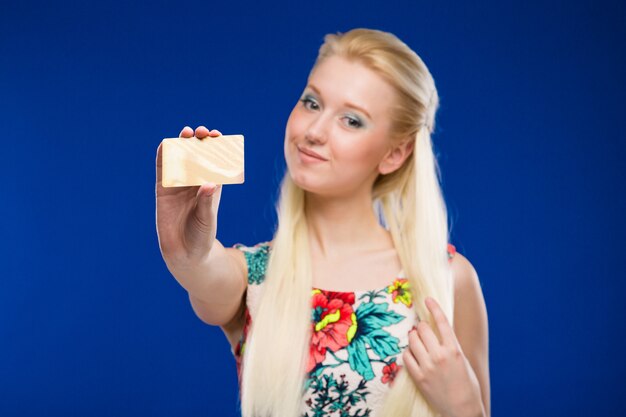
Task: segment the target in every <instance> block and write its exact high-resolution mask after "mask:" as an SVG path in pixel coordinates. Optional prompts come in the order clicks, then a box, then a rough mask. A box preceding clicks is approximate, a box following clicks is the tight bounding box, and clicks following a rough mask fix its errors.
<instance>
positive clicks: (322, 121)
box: [304, 114, 330, 143]
mask: <svg viewBox="0 0 626 417" xmlns="http://www.w3.org/2000/svg"><path fill="white" fill-rule="evenodd" d="M329 125H330V120H327V119H326V116H324V115H323V114H320V115H318V116H317V117H316V118H315V119H314V120H312V121H311V123H310V124H309V127H308V128H307V130H306V132H305V135H304V137H305V139H306V140H307V141H309V142H317V143H324V142H326V138H327V130H328V127H329Z"/></svg>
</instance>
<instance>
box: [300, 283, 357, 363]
mask: <svg viewBox="0 0 626 417" xmlns="http://www.w3.org/2000/svg"><path fill="white" fill-rule="evenodd" d="M353 304H354V293H353V292H332V291H321V290H313V295H312V297H311V308H312V314H311V327H312V329H311V345H310V348H309V349H310V351H309V353H310V354H309V363H308V366H307V372H311V371H312V370H313V369H314V368H315V367H316V366H317V365H318V364H320V363H322V362H323V361H324V358H325V357H326V351H327V350H330V351H331V352H336V351H337V350H339V349H341V348H344V347H346V346H348V344H349V343H350V341H351V340H352V338H353V337H354V334H355V333H356V326H357V324H356V314H354V309H353V308H352V305H353Z"/></svg>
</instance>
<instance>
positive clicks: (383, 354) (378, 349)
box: [365, 329, 400, 359]
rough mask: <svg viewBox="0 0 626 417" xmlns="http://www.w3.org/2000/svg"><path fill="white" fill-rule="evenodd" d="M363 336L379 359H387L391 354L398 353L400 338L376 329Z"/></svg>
mask: <svg viewBox="0 0 626 417" xmlns="http://www.w3.org/2000/svg"><path fill="white" fill-rule="evenodd" d="M365 338H366V339H367V342H368V343H369V345H370V346H371V347H372V350H373V351H374V353H376V355H377V356H378V357H379V358H380V359H387V358H388V357H389V356H391V355H396V354H398V353H400V348H399V347H398V343H399V342H400V340H399V339H398V338H397V337H394V336H392V335H390V334H389V332H387V331H385V330H382V329H377V330H374V331H371V332H369V333H368V334H367V336H365Z"/></svg>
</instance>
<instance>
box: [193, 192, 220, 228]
mask: <svg viewBox="0 0 626 417" xmlns="http://www.w3.org/2000/svg"><path fill="white" fill-rule="evenodd" d="M219 188H220V185H219V184H215V183H212V182H210V183H208V184H203V185H202V186H200V188H199V189H198V193H197V194H196V216H197V217H198V220H199V221H200V222H202V224H204V225H209V224H211V223H212V222H213V216H215V210H216V209H217V207H215V206H216V203H217V204H219V195H218V194H219ZM216 199H217V201H215V200H216Z"/></svg>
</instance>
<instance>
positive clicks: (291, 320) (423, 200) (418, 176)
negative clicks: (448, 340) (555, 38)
mask: <svg viewBox="0 0 626 417" xmlns="http://www.w3.org/2000/svg"><path fill="white" fill-rule="evenodd" d="M330 56H341V57H344V58H347V59H349V60H352V61H355V62H359V63H361V64H363V65H365V66H366V67H367V68H369V69H371V70H373V71H374V72H376V73H377V74H378V75H379V76H381V77H383V79H385V80H386V81H387V82H389V83H390V84H391V85H392V86H393V87H394V88H395V90H396V92H397V97H398V100H397V103H395V107H394V108H393V109H392V116H391V117H392V127H391V133H390V135H391V139H392V140H394V141H400V140H402V139H405V138H407V137H409V138H411V139H412V140H414V141H415V144H414V147H413V152H412V153H411V155H410V156H409V157H408V159H407V160H406V161H405V162H404V164H403V165H402V167H400V168H399V169H397V170H396V171H394V172H392V173H389V174H386V175H382V174H381V175H379V176H378V178H377V179H376V180H375V182H374V185H373V189H372V204H373V209H374V210H375V211H376V213H377V215H378V216H379V219H380V222H381V225H383V226H384V227H385V228H386V229H387V230H389V231H390V233H391V236H392V238H393V243H394V245H395V248H396V250H397V252H398V256H399V258H400V262H401V264H402V268H403V271H404V273H405V276H406V277H407V278H408V279H409V283H410V286H411V289H412V291H413V296H414V297H415V298H414V299H415V300H419V302H415V303H414V304H413V307H414V308H415V310H416V312H417V314H418V315H419V317H420V318H421V319H422V320H427V321H428V322H430V323H431V325H432V324H433V322H432V317H430V314H429V313H428V311H427V309H426V308H425V307H424V303H423V300H424V298H425V297H426V296H431V297H433V298H435V299H436V300H437V301H438V302H439V304H440V305H441V307H442V308H443V310H444V312H445V313H446V315H447V317H448V319H449V321H450V323H452V318H453V314H452V312H453V287H452V279H451V272H450V267H449V265H448V261H447V255H446V246H447V243H448V224H447V212H446V206H445V202H444V199H443V195H442V191H441V187H440V183H439V181H440V178H439V175H440V173H439V169H438V166H437V161H436V158H435V156H434V153H433V149H432V143H431V133H432V131H433V129H434V126H435V113H436V111H437V108H438V107H439V96H438V95H437V90H436V88H435V83H434V80H433V78H432V76H431V74H430V72H429V71H428V68H427V67H426V65H425V64H424V62H423V61H422V60H421V59H420V57H419V56H418V55H417V54H416V53H415V52H413V51H412V50H411V48H409V47H408V46H407V45H406V44H405V43H403V42H402V41H401V40H399V39H398V38H397V37H396V36H394V35H392V34H390V33H387V32H382V31H378V30H370V29H353V30H351V31H349V32H346V33H344V34H341V33H338V34H328V35H326V36H325V38H324V44H323V45H322V46H321V48H320V51H319V55H318V57H317V60H316V62H315V65H314V66H313V69H312V70H311V71H313V70H314V69H315V67H316V66H317V65H318V64H319V63H321V62H322V61H323V60H324V59H326V58H328V57H330ZM277 212H278V225H277V229H276V232H275V235H274V240H273V244H272V250H271V252H270V257H269V260H268V264H267V268H266V279H265V283H264V289H263V294H262V298H261V301H260V303H259V305H258V310H257V311H256V314H255V316H254V317H253V320H252V327H251V329H250V332H249V333H248V341H247V343H246V349H245V353H244V360H243V362H244V366H243V375H242V384H241V395H242V396H241V410H242V415H243V416H244V417H253V416H254V417H269V416H271V417H296V416H299V415H300V413H301V407H302V404H301V403H302V397H303V387H304V381H305V378H306V374H305V369H306V364H307V360H308V355H309V342H310V337H311V334H310V327H311V326H310V320H311V310H310V309H311V306H310V303H311V301H310V300H311V298H310V297H311V288H312V285H313V283H312V270H311V259H310V256H309V253H310V252H309V245H308V235H307V233H308V229H307V219H306V216H305V212H304V191H303V190H302V189H301V188H299V187H298V186H296V185H295V184H294V182H293V180H292V179H291V177H290V175H289V172H286V173H285V175H284V177H283V180H282V184H281V193H280V197H279V199H278V204H277ZM377 415H378V416H381V415H382V416H385V417H404V416H407V417H408V416H435V415H436V413H435V412H434V411H433V410H432V408H431V407H430V406H429V405H428V403H427V402H426V400H425V399H424V397H423V396H422V395H421V393H420V392H419V390H418V389H417V388H416V386H415V384H414V383H413V381H412V380H411V379H410V376H409V375H408V374H407V372H405V371H401V372H400V373H399V374H398V376H397V377H396V379H395V381H394V384H393V386H392V387H391V388H390V390H389V392H388V393H387V396H386V399H385V401H384V407H383V410H382V411H381V414H377Z"/></svg>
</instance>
